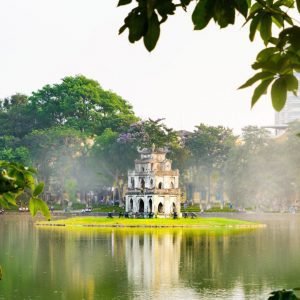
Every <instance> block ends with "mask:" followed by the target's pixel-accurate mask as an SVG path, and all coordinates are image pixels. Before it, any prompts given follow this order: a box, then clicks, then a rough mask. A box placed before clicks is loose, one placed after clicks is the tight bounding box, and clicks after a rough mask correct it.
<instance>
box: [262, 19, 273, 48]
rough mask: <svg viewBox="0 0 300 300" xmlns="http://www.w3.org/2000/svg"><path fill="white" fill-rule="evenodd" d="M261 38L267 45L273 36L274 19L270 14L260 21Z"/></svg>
mask: <svg viewBox="0 0 300 300" xmlns="http://www.w3.org/2000/svg"><path fill="white" fill-rule="evenodd" d="M260 36H261V38H262V40H263V41H264V43H265V45H267V44H268V42H269V39H270V37H271V36H272V17H271V15H270V14H264V15H263V16H262V17H261V20H260Z"/></svg>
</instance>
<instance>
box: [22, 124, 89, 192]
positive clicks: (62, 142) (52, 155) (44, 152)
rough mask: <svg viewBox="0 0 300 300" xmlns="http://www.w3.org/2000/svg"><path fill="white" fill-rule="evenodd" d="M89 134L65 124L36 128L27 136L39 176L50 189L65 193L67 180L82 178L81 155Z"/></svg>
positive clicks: (27, 143) (28, 145)
mask: <svg viewBox="0 0 300 300" xmlns="http://www.w3.org/2000/svg"><path fill="white" fill-rule="evenodd" d="M86 138H87V137H86V136H85V135H84V134H83V133H81V132H80V131H79V130H76V129H73V128H67V127H64V126H57V127H52V128H50V129H45V130H36V131H33V132H32V133H30V134H29V135H27V136H26V137H25V138H24V144H25V145H26V146H27V147H28V149H29V151H30V153H31V157H32V161H33V164H34V166H36V168H37V170H38V177H39V178H40V179H41V180H42V181H43V182H45V185H46V187H47V191H55V193H57V194H62V193H63V192H64V191H65V190H66V186H67V185H68V184H67V183H68V180H69V181H70V180H74V179H76V181H77V182H80V181H81V182H83V181H85V180H84V177H83V176H81V170H80V165H79V157H80V156H81V155H83V153H82V152H83V149H84V145H85V141H86Z"/></svg>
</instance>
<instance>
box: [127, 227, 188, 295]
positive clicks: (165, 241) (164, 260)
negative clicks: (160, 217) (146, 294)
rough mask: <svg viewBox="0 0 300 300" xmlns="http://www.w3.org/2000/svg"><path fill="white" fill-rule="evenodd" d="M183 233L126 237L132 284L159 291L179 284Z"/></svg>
mask: <svg viewBox="0 0 300 300" xmlns="http://www.w3.org/2000/svg"><path fill="white" fill-rule="evenodd" d="M181 239H182V237H181V232H179V233H175V234H174V233H173V232H171V233H169V232H166V231H164V233H155V232H152V233H145V234H141V235H139V234H133V235H127V236H126V237H125V249H126V263H127V272H128V279H129V281H132V282H134V285H135V286H137V287H138V288H139V289H140V288H146V289H154V290H155V291H157V292H159V290H160V289H162V288H163V286H164V288H165V287H166V286H173V285H176V284H178V281H179V264H180V261H179V259H180V245H181Z"/></svg>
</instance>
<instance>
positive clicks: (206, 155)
mask: <svg viewBox="0 0 300 300" xmlns="http://www.w3.org/2000/svg"><path fill="white" fill-rule="evenodd" d="M235 139H236V138H235V136H234V135H233V133H232V130H231V129H228V128H224V127H222V126H218V127H214V126H206V125H204V124H200V125H198V126H196V130H195V131H194V132H193V133H192V134H191V135H190V136H189V137H188V139H187V140H186V146H187V148H188V149H189V151H190V153H191V163H192V165H195V166H197V168H198V172H199V171H200V172H201V170H202V171H203V172H204V174H205V176H206V179H207V194H208V195H207V202H208V204H209V203H210V201H211V179H212V174H213V172H214V171H218V172H219V174H221V173H220V172H222V171H223V168H224V164H225V162H226V160H227V158H228V154H229V151H230V149H231V148H232V147H233V145H234V142H235Z"/></svg>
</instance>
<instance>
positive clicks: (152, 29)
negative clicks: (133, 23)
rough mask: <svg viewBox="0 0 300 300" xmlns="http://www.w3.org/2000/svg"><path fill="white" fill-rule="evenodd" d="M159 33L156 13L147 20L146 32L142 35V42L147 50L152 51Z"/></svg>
mask: <svg viewBox="0 0 300 300" xmlns="http://www.w3.org/2000/svg"><path fill="white" fill-rule="evenodd" d="M159 34H160V27H159V21H158V17H157V14H156V13H153V14H152V16H151V18H150V19H149V20H148V29H147V33H146V34H145V36H144V44H145V47H146V48H147V50H148V51H152V50H153V49H154V48H155V46H156V43H157V41H158V38H159Z"/></svg>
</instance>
